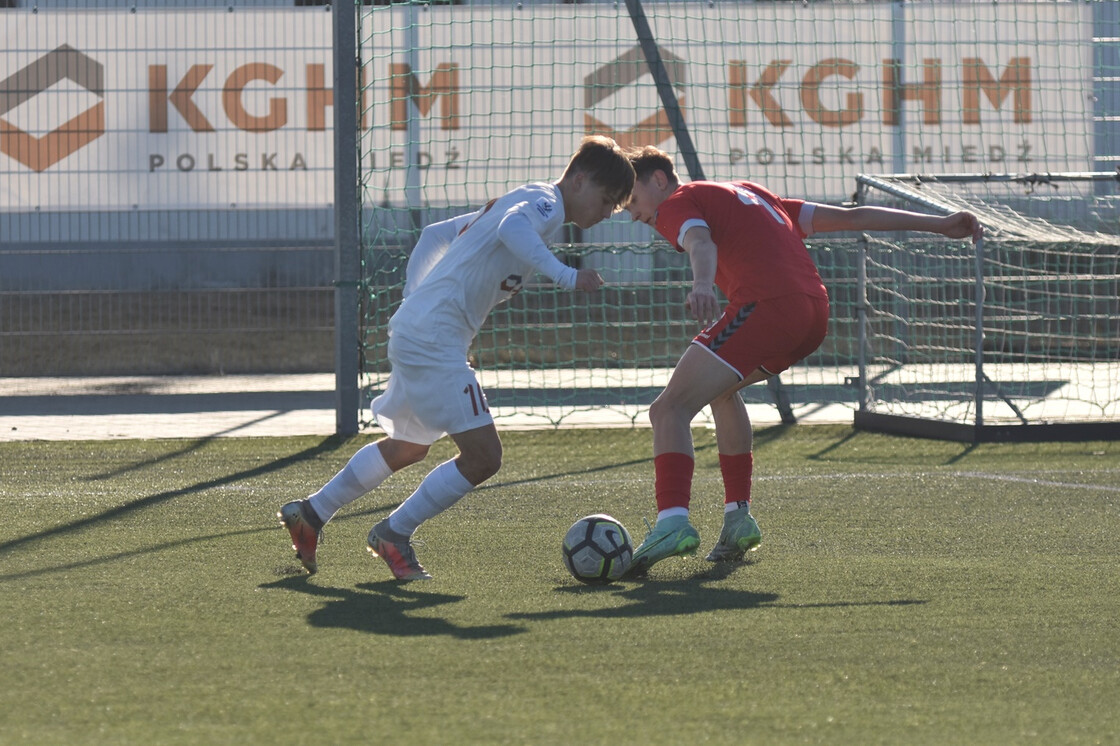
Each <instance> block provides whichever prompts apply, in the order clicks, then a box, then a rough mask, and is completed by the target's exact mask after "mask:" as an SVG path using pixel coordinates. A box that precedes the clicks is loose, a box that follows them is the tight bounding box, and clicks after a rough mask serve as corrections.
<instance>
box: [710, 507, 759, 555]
mask: <svg viewBox="0 0 1120 746" xmlns="http://www.w3.org/2000/svg"><path fill="white" fill-rule="evenodd" d="M761 543H762V532H761V531H760V530H759V529H758V523H757V522H756V521H755V519H754V516H753V515H751V509H750V508H749V507H744V508H738V509H736V510H732V511H730V512H728V513H724V514H723V530H722V531H720V532H719V541H717V542H716V545H715V547H714V548H713V549H712V551H711V553H709V554H708V556H707V557H706V559H707V560H708V561H709V562H728V561H731V560H738V559H742V558H743V555H744V554H746V553H747V552H753V551H754V550H756V549H758V545H759V544H761Z"/></svg>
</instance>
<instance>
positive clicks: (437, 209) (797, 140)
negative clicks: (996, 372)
mask: <svg viewBox="0 0 1120 746" xmlns="http://www.w3.org/2000/svg"><path fill="white" fill-rule="evenodd" d="M628 5H630V4H629V3H622V2H584V3H578V4H573V3H554V2H516V3H515V2H508V3H505V2H494V3H478V2H464V3H462V4H459V5H452V6H445V5H434V4H433V5H428V4H426V3H398V4H393V5H387V6H373V7H362V8H361V10H360V13H359V48H360V51H359V53H360V59H361V75H360V79H361V94H360V100H361V122H360V127H361V131H360V132H361V133H360V153H359V158H360V188H361V198H362V203H363V206H362V231H363V241H364V246H363V257H364V258H363V261H364V270H363V272H364V286H363V297H364V301H363V322H362V323H363V331H362V342H363V349H362V372H363V375H364V379H363V385H364V387H365V389H366V392H367V395H373V394H374V393H376V391H378V390H379V388H380V386H381V385H382V384H383V382H384V380H385V377H386V375H387V372H388V370H387V369H388V364H387V362H386V360H385V357H384V341H385V338H384V333H385V332H384V328H385V323H386V321H387V319H388V317H389V315H391V313H392V311H393V309H394V308H395V306H396V304H397V303H398V302H399V294H400V287H401V284H402V282H403V268H404V265H405V262H406V259H407V256H408V252H409V250H410V248H411V245H412V243H413V242H414V241H415V240H416V237H417V236H418V234H419V230H420V228H421V227H422V226H423V225H424V224H426V223H428V222H431V221H434V220H438V219H442V218H445V217H447V216H449V215H453V214H457V213H461V212H464V211H467V210H470V209H474V208H475V207H477V206H478V205H481V204H484V203H485V202H486V201H488V200H489V199H492V198H494V197H497V196H499V195H500V194H502V193H504V192H505V191H507V190H508V189H510V188H512V187H514V186H516V185H518V184H521V183H524V182H527V181H545V180H554V179H556V178H557V177H558V176H559V175H560V173H561V171H562V169H563V167H564V165H565V164H566V162H567V159H568V157H569V155H570V153H571V152H572V150H573V149H574V148H575V147H576V145H577V143H578V141H579V139H580V138H581V137H582V136H584V135H585V134H589V133H602V134H608V135H611V136H613V137H615V138H616V139H617V140H619V142H621V143H623V144H626V145H633V144H653V145H657V146H659V147H661V148H663V149H665V150H666V151H668V152H669V153H670V154H671V155H673V156H674V158H675V159H676V161H677V164H678V169H679V170H680V171H681V172H682V174H683V173H686V171H685V161H684V158H683V157H682V154H681V153H680V152H679V151H678V147H677V139H676V138H675V136H674V132H673V130H672V128H671V127H670V123H669V121H670V120H669V119H668V117H667V115H666V114H665V113H664V110H663V106H662V98H661V95H659V91H658V89H657V86H656V85H655V84H654V78H653V76H651V74H650V72H649V66H648V59H647V56H646V55H647V52H648V50H644V49H643V47H642V46H641V45H640V44H639V41H638V38H637V36H636V34H635V31H634V23H633V20H632V18H631V15H630V12H629V9H628ZM642 5H643V6H644V12H645V14H646V16H647V17H648V21H649V25H650V28H651V31H652V34H653V37H654V39H655V42H656V46H657V49H658V52H659V56H660V57H661V59H662V60H663V62H664V65H665V68H666V72H667V73H668V77H669V82H670V87H669V89H668V90H664V91H662V92H661V94H663V95H665V96H672V97H674V98H675V99H676V100H677V103H678V104H679V106H680V108H681V111H682V113H683V117H684V124H685V127H686V128H687V130H688V133H689V135H690V137H691V141H692V142H693V143H694V145H695V148H696V155H697V158H698V159H699V162H700V165H701V166H702V168H703V171H704V174H705V176H706V177H707V178H709V179H732V178H748V179H752V180H755V181H758V182H760V183H762V184H764V185H766V186H767V187H768V188H770V189H772V190H774V191H776V192H778V193H780V194H784V195H787V196H792V197H802V198H806V199H810V200H815V201H820V202H825V203H830V204H841V203H845V202H847V201H848V200H850V199H851V198H852V194H853V192H854V191H855V189H856V177H857V175H858V174H860V173H892V172H893V173H905V172H915V173H920V172H930V171H938V172H953V171H965V172H975V171H1038V172H1043V171H1082V170H1089V169H1101V168H1104V169H1106V170H1110V169H1112V168H1114V166H1113V165H1112V163H1113V161H1115V160H1117V159H1118V158H1120V156H1118V155H1117V154H1118V153H1120V137H1118V136H1117V133H1116V130H1117V127H1116V125H1115V124H1114V122H1115V121H1117V114H1120V111H1116V109H1117V108H1120V107H1118V106H1117V102H1116V97H1115V95H1114V94H1108V95H1105V94H1107V91H1108V90H1111V88H1109V86H1108V84H1107V81H1108V80H1111V79H1115V77H1116V76H1117V75H1118V74H1120V65H1118V64H1117V61H1116V60H1117V57H1118V55H1117V53H1116V49H1115V46H1116V44H1115V42H1114V41H1112V42H1110V41H1109V39H1113V37H1115V33H1114V31H1115V27H1116V22H1117V19H1118V18H1120V14H1118V13H1117V10H1116V8H1117V7H1118V5H1120V4H1118V3H1117V2H1115V0H1109V2H1090V3H1052V2H1046V3H1041V2H1039V3H1035V2H1012V3H999V4H993V3H990V2H984V3H980V2H977V3H972V2H954V3H922V2H917V3H859V4H853V3H828V2H814V3H809V4H803V3H754V2H750V3H746V2H676V3H669V2H652V1H647V2H645V3H643V4H642ZM1109 29H1112V32H1109ZM1059 135H1060V136H1059ZM1108 189H1111V188H1108ZM1108 189H1105V190H1104V191H1105V192H1106V194H1105V195H1104V196H1105V201H1103V202H1101V201H1097V198H1098V196H1099V191H1100V190H1098V191H1094V190H1092V189H1090V191H1089V193H1088V194H1087V195H1084V194H1083V195H1080V197H1079V198H1078V199H1077V200H1074V201H1073V202H1072V203H1071V209H1073V210H1074V211H1077V212H1080V213H1082V214H1084V213H1087V212H1091V213H1093V214H1094V215H1097V216H1102V215H1103V217H1102V218H1101V221H1103V222H1104V223H1109V222H1110V221H1111V222H1115V216H1116V214H1117V212H1116V202H1115V197H1114V195H1115V191H1114V190H1112V191H1108ZM1110 195H1111V196H1110ZM1108 200H1112V201H1108ZM856 238H857V237H838V238H836V239H832V238H818V239H815V240H814V241H812V242H811V251H812V252H813V256H814V258H815V259H816V260H817V262H818V264H819V265H820V269H821V273H822V276H823V277H824V279H825V282H826V285H827V287H828V289H829V292H830V294H831V296H832V299H833V309H832V324H831V329H830V337H829V339H828V341H827V342H826V344H825V345H824V347H822V349H821V350H819V351H818V352H817V353H815V354H814V355H813V356H811V357H810V358H809V359H808V360H807V361H805V362H804V363H802V364H800V365H798V366H795V367H794V368H793V369H791V370H790V371H789V372H787V373H785V374H783V376H782V381H783V383H784V386H785V388H786V392H787V394H788V395H789V397H790V399H791V401H792V404H793V407H794V411H795V412H796V413H798V414H799V415H800V414H804V413H810V412H819V411H822V410H824V409H827V408H832V407H835V406H837V405H838V406H840V407H841V410H842V411H846V412H847V413H848V414H849V416H850V412H851V411H852V410H854V409H855V408H856V407H857V406H858V404H859V397H860V392H859V390H858V388H857V386H856V383H857V382H858V381H859V378H860V368H859V365H860V347H861V345H860V336H859V335H860V332H859V323H858V317H859V309H860V308H861V301H860V296H859V287H858V278H857V274H858V272H857V268H858V265H859V254H860V250H859V245H858V241H857V240H856ZM556 251H557V253H558V254H559V255H562V256H563V257H564V258H565V260H566V261H568V262H569V263H572V264H581V265H582V266H591V267H595V268H596V269H599V270H600V271H601V272H602V274H603V276H604V278H605V279H606V280H607V283H608V286H607V287H605V288H604V289H603V291H602V292H600V293H599V294H597V295H594V296H591V297H583V296H581V295H579V294H574V293H566V292H559V291H556V290H554V289H552V288H550V287H548V286H547V285H529V286H527V288H526V290H525V292H522V293H521V294H519V295H518V296H517V297H516V298H514V299H513V301H512V302H511V303H510V304H509V305H508V306H505V307H499V308H498V309H496V310H495V312H494V314H493V315H492V318H491V319H490V321H489V323H488V324H487V326H486V327H485V328H484V329H483V331H482V333H481V334H480V335H479V337H478V339H477V340H476V343H475V345H474V347H473V350H472V357H473V360H474V363H475V364H476V366H477V367H478V368H479V370H480V377H481V379H482V382H483V385H484V386H485V387H486V388H487V391H488V394H489V395H490V398H491V404H492V406H493V407H494V410H495V412H496V413H497V414H498V416H499V418H508V419H507V422H511V423H520V422H526V423H529V422H539V423H545V424H557V423H562V422H564V423H568V422H578V421H581V419H580V418H581V417H582V413H583V412H596V411H597V412H600V413H602V412H604V411H606V412H609V413H617V414H618V415H619V416H618V417H617V421H618V422H621V423H623V424H626V423H631V422H637V421H639V420H640V418H641V417H642V416H643V412H644V408H645V407H648V403H649V401H651V400H652V398H653V395H654V394H655V393H656V391H657V390H659V389H660V387H661V386H662V385H664V383H665V381H666V380H667V376H668V373H669V370H670V369H671V367H672V365H673V364H674V363H675V361H676V359H677V357H678V356H679V355H680V353H681V352H682V351H683V350H684V349H685V345H686V344H687V342H688V340H689V339H690V338H691V336H692V335H693V334H694V333H695V331H696V329H695V328H694V326H693V325H692V324H690V323H689V322H688V320H687V316H686V313H685V311H684V308H683V299H684V296H685V292H686V290H685V285H686V284H687V282H688V277H689V271H688V268H687V263H686V260H685V258H684V257H682V256H679V255H677V254H676V253H675V252H672V251H671V250H669V249H668V247H667V246H666V245H665V244H664V243H662V242H660V241H657V240H654V237H653V236H652V235H651V232H650V230H649V229H648V228H647V227H646V226H644V225H633V224H631V223H630V222H629V220H628V217H627V216H626V215H625V214H622V215H620V216H618V217H616V218H614V219H612V220H609V221H605V222H604V223H602V224H600V225H599V226H596V227H595V228H592V229H589V230H586V231H579V230H575V229H573V230H572V231H571V232H570V234H569V235H568V236H566V237H565V240H564V243H563V245H561V246H558V247H556ZM890 251H891V252H893V255H894V256H901V253H900V252H904V251H906V248H905V246H901V247H898V248H897V249H891V250H890ZM1022 258H1023V257H1015V256H1012V255H1009V261H1011V262H1014V261H1015V260H1017V259H1022ZM926 260H930V261H932V259H931V258H929V257H927V258H926V259H925V260H923V261H926ZM966 264H967V263H966ZM884 266H890V263H889V262H887V263H885V264H884ZM910 269H912V270H913V272H910ZM910 269H906V268H903V269H902V270H900V271H902V272H909V273H910V277H911V279H910V280H909V281H908V282H911V283H914V289H913V291H911V290H910V289H907V290H906V291H900V292H901V293H902V294H903V295H905V294H912V295H914V296H915V298H921V297H922V296H921V292H919V288H920V287H923V285H922V282H921V281H920V278H921V277H923V276H924V274H923V273H924V272H926V270H925V269H923V268H921V267H920V266H917V265H915V266H914V267H911V268H910ZM958 270H959V273H958V274H954V273H956V272H958ZM965 270H967V267H963V268H962V266H958V264H955V263H953V262H949V261H947V260H946V262H945V263H944V264H943V265H942V266H938V267H934V268H931V269H930V272H929V274H930V276H931V277H935V278H936V280H935V281H934V283H932V284H931V285H930V287H932V286H933V284H935V283H940V284H941V286H942V287H951V286H961V287H962V288H963V287H964V286H966V285H967V284H968V283H969V281H970V280H969V277H970V274H969V272H968V271H965ZM903 284H905V283H903ZM1087 287H1088V288H1089V292H1092V293H1095V292H1098V291H1100V290H1101V289H1102V288H1101V287H1099V286H1097V285H1094V284H1093V283H1090V284H1089V285H1088V286H1087ZM1084 289H1085V288H1078V292H1081V291H1082V290H1084ZM1104 289H1107V286H1106V288H1104ZM895 290H897V288H890V287H888V288H886V289H885V292H886V293H888V295H889V293H890V292H893V291H895ZM1016 292H1019V291H1012V292H1010V294H1009V295H1008V304H1009V305H1010V306H1013V307H1014V306H1015V304H1016V303H1018V304H1020V305H1019V306H1018V307H1017V308H1018V311H1017V312H1025V308H1026V306H1025V305H1024V304H1029V303H1031V302H1032V301H1028V300H1027V299H1026V298H1025V297H1023V296H1017V295H1015V293H1016ZM993 293H995V289H993ZM890 302H891V303H894V302H895V301H893V300H891V301H890ZM898 302H901V301H898ZM1094 302H1095V301H1094ZM908 305H909V306H910V307H914V306H915V304H914V303H908ZM919 305H920V304H919ZM963 311H964V309H962V308H960V307H959V303H958V302H957V301H956V300H954V299H953V298H952V296H951V295H947V296H945V297H944V298H943V299H938V298H935V297H931V298H930V300H929V305H928V306H927V307H925V308H924V309H923V310H922V311H920V314H921V315H926V316H937V317H938V318H941V317H944V318H950V319H951V318H953V316H954V314H957V313H963ZM885 313H887V312H885ZM899 323H903V322H899ZM1105 323H1107V322H1105ZM905 324H909V325H910V326H911V327H916V326H920V325H921V322H920V321H907V322H905ZM953 326H954V325H953V324H949V325H947V326H946V329H945V330H942V331H939V332H938V334H947V335H949V337H951V339H950V340H948V341H939V340H936V339H934V337H935V336H936V335H933V334H932V333H925V332H923V333H922V334H920V335H919V336H928V337H930V342H929V344H928V347H929V349H928V350H923V351H922V354H923V355H927V354H928V358H929V362H928V364H929V365H941V364H950V363H951V364H958V363H959V362H960V360H961V359H962V358H963V359H964V360H965V361H967V359H968V353H967V352H966V350H967V345H966V344H965V342H966V340H967V337H968V331H967V329H966V328H965V327H966V325H965V324H964V322H963V321H962V322H961V324H959V326H960V327H961V329H960V330H959V331H956V332H950V331H948V329H950V328H951V327H953ZM1034 333H1035V332H1034V331H1033V330H1032V331H1028V332H1025V334H1026V335H1027V336H1030V335H1032V334H1034ZM953 335H957V336H959V337H960V338H959V339H958V338H955V337H953ZM888 336H889V335H888ZM1115 336H1116V335H1114V337H1115ZM993 339H994V337H993ZM891 344H894V343H891ZM1020 346H1022V347H1029V346H1030V345H1029V344H1027V343H1026V342H1021V343H1020ZM1053 352H1054V353H1055V354H1057V352H1058V351H1057V349H1055V350H1053ZM893 354H894V352H893V351H891V352H888V353H884V360H889V359H890V358H891V355H893ZM909 354H911V355H913V354H915V353H913V352H911V353H909ZM938 355H943V356H944V358H943V359H938ZM935 377H936V376H931V380H932V378H935ZM942 388H943V387H942ZM755 389H756V390H755ZM772 393H773V392H770V391H768V390H767V389H765V388H763V387H752V390H749V391H748V392H746V393H745V397H746V398H748V401H749V402H752V403H753V402H756V401H757V402H758V403H760V404H768V403H770V402H772V400H773V399H772ZM1114 398H1115V397H1113V399H1114ZM752 416H755V415H754V414H753V413H752ZM841 419H842V417H841Z"/></svg>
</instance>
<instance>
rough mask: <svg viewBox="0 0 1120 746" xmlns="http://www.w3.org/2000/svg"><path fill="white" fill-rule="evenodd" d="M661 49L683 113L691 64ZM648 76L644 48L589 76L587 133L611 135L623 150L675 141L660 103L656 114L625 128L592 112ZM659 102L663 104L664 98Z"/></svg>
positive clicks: (585, 83)
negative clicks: (603, 119)
mask: <svg viewBox="0 0 1120 746" xmlns="http://www.w3.org/2000/svg"><path fill="white" fill-rule="evenodd" d="M658 49H659V50H660V52H661V59H662V61H664V63H665V68H666V70H667V71H668V73H669V80H670V81H671V82H672V84H673V88H674V89H675V90H676V91H677V92H678V94H679V95H678V96H677V102H678V103H679V104H680V106H681V112H682V114H683V113H684V86H685V84H687V82H688V65H687V62H686V61H685V60H683V59H681V58H680V57H678V56H677V55H675V54H673V53H672V52H670V51H668V50H667V49H662V48H661V47H658ZM648 73H649V67H648V65H647V63H646V58H645V55H644V54H643V53H642V48H641V47H640V46H636V47H634V48H632V49H630V50H629V51H628V52H626V53H624V54H622V55H621V56H619V57H616V58H615V59H613V60H611V61H610V62H608V63H607V64H605V65H603V66H602V67H600V68H599V69H597V70H595V71H594V72H593V73H591V74H590V75H588V76H586V77H585V78H584V79H583V106H584V109H586V110H587V111H585V112H584V115H583V122H584V129H585V130H586V132H587V134H602V135H608V136H610V137H612V138H614V140H615V142H617V143H618V144H619V145H621V146H623V147H631V146H643V145H658V144H660V143H662V142H664V141H666V140H668V139H669V138H671V137H672V136H673V128H672V126H671V125H670V124H669V116H668V115H667V114H666V113H665V109H664V108H663V107H662V106H660V104H659V105H658V107H657V111H656V112H655V113H653V114H651V115H650V116H647V117H646V118H644V119H642V120H641V121H639V122H635V123H634V124H632V125H631V126H629V127H627V128H625V129H619V128H617V127H612V126H611V125H609V124H607V123H605V122H603V121H601V120H599V119H598V118H596V117H594V116H592V115H591V114H590V113H588V112H590V111H591V110H592V109H593V108H594V107H595V106H596V105H598V104H599V103H601V102H602V101H604V100H606V99H608V98H610V97H611V96H614V95H616V94H619V93H622V92H624V91H625V89H627V88H629V87H630V86H631V85H632V84H634V83H636V82H637V81H638V80H639V79H640V78H641V77H642V76H643V75H646V74H648ZM658 101H659V102H660V98H658Z"/></svg>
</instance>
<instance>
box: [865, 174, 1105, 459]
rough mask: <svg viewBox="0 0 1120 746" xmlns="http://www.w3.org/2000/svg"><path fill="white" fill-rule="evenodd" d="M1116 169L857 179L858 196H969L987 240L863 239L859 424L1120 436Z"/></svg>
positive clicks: (926, 202) (965, 432) (993, 433)
mask: <svg viewBox="0 0 1120 746" xmlns="http://www.w3.org/2000/svg"><path fill="white" fill-rule="evenodd" d="M1118 181H1120V175H1118V174H1117V173H1052V174H1030V175H1013V174H953V175H932V176H930V175H922V176H918V175H913V174H902V175H899V174H895V175H861V176H859V177H858V179H857V183H858V187H857V192H856V201H857V202H858V203H860V204H876V205H884V206H895V207H902V208H906V209H912V210H915V209H917V210H922V211H928V212H932V213H936V214H948V213H952V212H955V211H957V210H963V209H967V210H970V211H972V212H973V213H975V214H976V215H977V216H978V217H979V219H980V221H981V223H982V224H983V225H984V230H985V238H984V239H983V240H982V241H981V242H979V243H978V244H976V245H975V246H974V245H972V244H971V243H967V242H954V241H932V240H928V239H926V238H919V237H916V236H914V237H910V236H900V237H889V238H887V239H886V240H884V239H883V238H882V237H876V238H873V237H870V236H865V237H864V238H863V240H862V242H861V247H860V253H859V264H858V288H859V290H858V297H859V299H860V302H859V303H858V304H857V305H858V327H857V328H858V336H859V341H858V345H859V361H858V367H859V380H858V385H859V392H860V393H859V406H858V410H857V411H856V413H855V424H856V426H857V427H858V428H862V429H867V430H877V431H884V432H896V433H905V434H911V435H919V436H928V437H936V438H944V439H951V440H960V441H966V442H979V441H1029V440H1091V439H1114V438H1117V437H1120V236H1118V231H1117V228H1118V226H1117V225H1116V224H1115V215H1116V207H1115V206H1116V202H1117V200H1118V197H1117V194H1118V190H1117V184H1118ZM1101 215H1110V216H1111V218H1101V217H1100V216H1101ZM1109 220H1111V221H1112V223H1111V224H1109V222H1108V221H1109Z"/></svg>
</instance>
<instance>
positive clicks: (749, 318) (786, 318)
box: [692, 293, 828, 379]
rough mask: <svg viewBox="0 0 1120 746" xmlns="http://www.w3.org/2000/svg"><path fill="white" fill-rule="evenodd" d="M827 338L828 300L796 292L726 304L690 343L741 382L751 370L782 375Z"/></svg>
mask: <svg viewBox="0 0 1120 746" xmlns="http://www.w3.org/2000/svg"><path fill="white" fill-rule="evenodd" d="M827 333H828V299H827V298H820V297H817V296H814V295H804V294H802V293H798V294H795V295H783V296H781V297H780V298H767V299H766V300H760V301H754V302H753V303H748V304H746V305H737V304H732V305H729V306H728V307H727V308H725V309H724V311H723V315H722V316H720V317H719V318H718V319H716V321H715V323H714V324H712V325H711V326H709V327H708V328H707V329H705V330H704V331H702V332H700V333H699V334H697V335H696V337H695V338H694V339H693V340H692V343H693V344H697V345H700V346H701V347H706V348H707V349H709V350H711V351H712V352H713V353H715V355H716V356H717V357H718V358H719V359H720V360H723V361H724V362H725V363H727V364H728V365H729V366H731V368H733V369H734V370H735V372H736V373H738V374H739V378H740V379H742V378H745V377H746V376H747V375H748V374H749V373H751V372H753V371H754V370H755V369H756V368H762V369H763V370H764V371H766V372H767V373H770V374H775V375H776V374H778V373H781V372H782V371H783V370H785V369H786V368H788V367H790V366H791V365H793V364H794V363H796V362H797V361H798V360H801V359H802V358H805V357H808V356H809V355H810V354H811V353H812V352H813V351H814V350H815V349H817V348H818V347H820V345H821V342H823V341H824V338H825V335H826V334H827Z"/></svg>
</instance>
